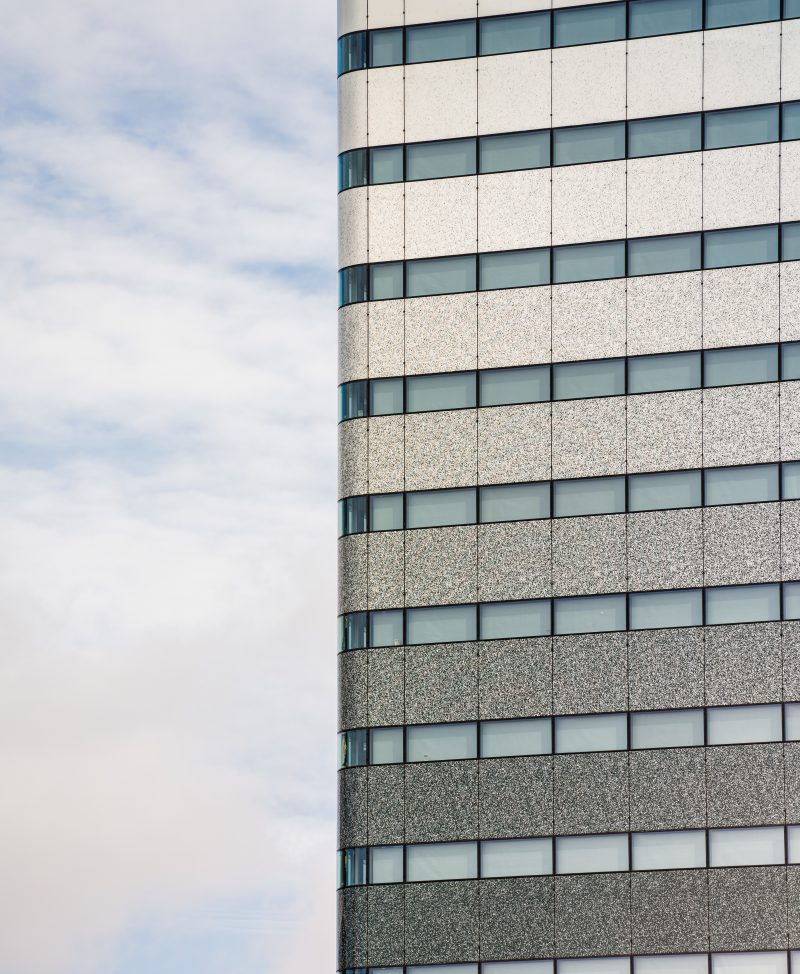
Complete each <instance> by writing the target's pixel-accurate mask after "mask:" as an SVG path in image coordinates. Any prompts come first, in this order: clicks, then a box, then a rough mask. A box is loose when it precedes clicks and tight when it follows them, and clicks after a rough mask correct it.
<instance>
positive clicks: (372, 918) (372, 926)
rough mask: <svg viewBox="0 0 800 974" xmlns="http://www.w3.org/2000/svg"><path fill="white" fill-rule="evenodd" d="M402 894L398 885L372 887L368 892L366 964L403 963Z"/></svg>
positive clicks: (402, 890) (403, 908)
mask: <svg viewBox="0 0 800 974" xmlns="http://www.w3.org/2000/svg"><path fill="white" fill-rule="evenodd" d="M405 899H406V894H405V890H404V889H403V887H402V886H401V885H391V886H372V887H370V888H369V890H368V892H367V933H368V949H369V963H370V964H371V965H372V966H373V967H378V966H381V967H383V966H384V965H387V966H388V965H390V964H402V963H403V952H404V951H403V946H404V934H405V931H404V925H405V924H404V920H405Z"/></svg>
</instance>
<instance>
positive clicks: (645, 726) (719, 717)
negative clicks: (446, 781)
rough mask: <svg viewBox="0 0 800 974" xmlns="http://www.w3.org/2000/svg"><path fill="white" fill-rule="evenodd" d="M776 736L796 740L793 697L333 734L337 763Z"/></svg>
mask: <svg viewBox="0 0 800 974" xmlns="http://www.w3.org/2000/svg"><path fill="white" fill-rule="evenodd" d="M777 741H800V703H787V704H780V703H765V704H748V705H746V706H738V707H707V708H703V707H697V708H694V709H691V710H652V711H637V712H632V713H615V714H580V715H569V716H563V717H526V718H518V717H516V718H510V719H506V720H480V721H475V720H471V721H461V722H458V723H450V724H411V725H409V726H406V727H370V728H367V727H364V728H358V729H355V730H349V731H344V732H343V733H341V734H339V767H340V768H357V767H363V766H365V765H370V764H372V765H374V764H403V763H408V764H414V763H418V762H422V761H459V760H468V759H473V758H509V757H523V756H531V755H536V754H578V753H588V752H590V751H628V750H630V751H641V750H645V749H651V748H666V747H670V748H673V747H703V746H704V745H709V746H714V745H721V744H765V743H770V742H777Z"/></svg>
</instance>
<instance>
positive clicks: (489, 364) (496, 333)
mask: <svg viewBox="0 0 800 974" xmlns="http://www.w3.org/2000/svg"><path fill="white" fill-rule="evenodd" d="M550 318H551V309H550V288H549V287H546V286H545V287H515V288H509V289H508V290H502V291H482V292H481V293H480V294H479V295H478V367H479V368H481V369H493V368H501V367H503V366H508V365H533V364H535V363H540V362H549V361H550Z"/></svg>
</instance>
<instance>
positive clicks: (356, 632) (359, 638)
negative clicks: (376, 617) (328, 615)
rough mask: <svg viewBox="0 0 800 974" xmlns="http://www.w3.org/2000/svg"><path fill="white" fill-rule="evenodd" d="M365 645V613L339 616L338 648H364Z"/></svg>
mask: <svg viewBox="0 0 800 974" xmlns="http://www.w3.org/2000/svg"><path fill="white" fill-rule="evenodd" d="M366 645H367V613H366V612H350V613H348V615H344V616H339V649H340V650H341V649H364V648H366Z"/></svg>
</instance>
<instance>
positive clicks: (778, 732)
mask: <svg viewBox="0 0 800 974" xmlns="http://www.w3.org/2000/svg"><path fill="white" fill-rule="evenodd" d="M339 35H340V36H339V41H338V45H339V81H338V84H339V141H340V145H339V150H340V156H339V266H340V268H341V271H340V308H339V351H340V357H339V371H340V375H339V382H340V420H341V421H340V425H339V442H340V464H339V496H340V498H341V500H340V505H339V507H340V531H339V533H340V538H339V559H340V575H339V614H340V619H339V646H338V650H339V703H340V718H339V721H340V723H339V731H340V735H339V740H340V755H341V761H340V765H341V768H340V771H339V835H338V846H339V852H338V869H337V878H338V887H339V888H338V893H337V896H338V911H339V924H338V930H339V943H338V956H337V958H336V968H337V970H338V971H348V972H351V971H358V972H361V971H364V970H367V971H369V970H372V971H373V972H375V974H377V971H378V970H380V971H381V974H384V972H386V974H388V971H391V972H392V974H401V972H403V971H405V974H428V972H429V974H437V972H438V974H545V972H549V974H618V972H623V971H624V972H626V974H657V972H662V974H667V972H671V974H695V972H699V971H704V972H708V971H711V972H712V974H729V972H748V974H789V972H792V974H800V534H799V533H798V532H799V529H800V0H624V2H620V0H608V2H604V3H599V4H583V5H578V4H576V3H575V2H574V0H564V2H563V3H558V2H553V3H547V4H545V3H543V2H538V3H537V2H536V0H472V2H469V0H405V2H403V0H339ZM387 969H388V970H387Z"/></svg>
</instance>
